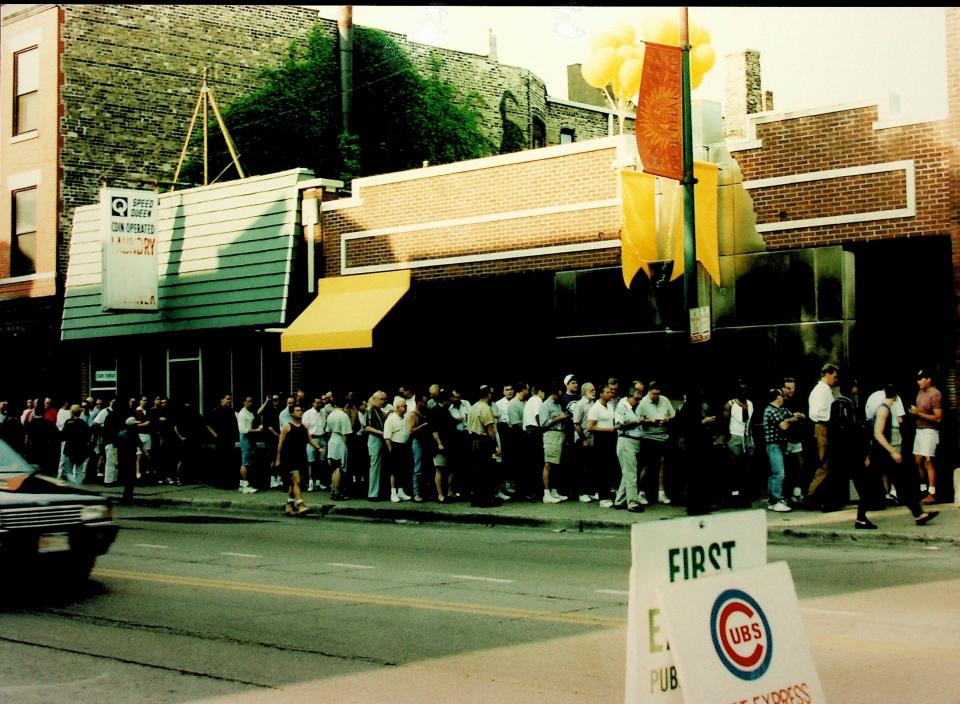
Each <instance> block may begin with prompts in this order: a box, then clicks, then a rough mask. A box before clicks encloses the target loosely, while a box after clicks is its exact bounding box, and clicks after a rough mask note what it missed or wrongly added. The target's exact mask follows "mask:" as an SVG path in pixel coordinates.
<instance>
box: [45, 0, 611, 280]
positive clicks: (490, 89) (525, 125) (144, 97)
mask: <svg viewBox="0 0 960 704" xmlns="http://www.w3.org/2000/svg"><path fill="white" fill-rule="evenodd" d="M62 7H63V20H62V29H61V43H62V62H61V70H62V75H63V81H62V83H63V85H62V90H61V113H62V115H61V120H60V130H61V139H62V146H61V150H60V153H61V160H62V180H61V183H62V185H61V198H62V205H61V208H60V211H59V212H60V234H61V237H60V247H59V257H58V261H59V265H60V266H59V267H58V269H59V271H60V272H61V274H62V272H63V270H64V269H63V267H65V265H66V253H67V250H68V248H69V231H70V227H69V225H70V221H71V218H72V217H73V209H74V208H75V207H77V206H80V205H86V204H89V203H92V202H95V201H96V199H97V189H98V188H99V183H100V180H101V179H105V180H106V181H107V182H109V183H110V184H111V185H114V186H129V187H142V186H144V185H146V186H152V185H159V186H160V187H161V188H165V187H168V184H169V182H170V181H171V180H172V178H173V175H174V171H175V169H176V164H177V160H178V158H179V155H180V150H181V148H182V146H183V139H184V137H185V136H186V131H187V126H188V124H189V121H190V117H191V115H192V114H193V110H194V107H195V105H196V100H197V93H198V90H199V88H200V84H201V75H202V70H203V68H206V69H207V71H208V82H209V84H210V86H211V88H212V89H213V91H214V93H215V95H216V98H217V101H218V103H219V104H220V106H221V107H223V106H225V105H227V104H229V103H230V102H231V101H232V100H233V99H235V98H237V97H239V96H241V95H243V94H245V93H246V92H248V91H249V90H250V88H251V87H252V86H253V84H254V81H255V79H256V76H257V74H258V72H259V71H261V70H263V69H265V68H272V67H275V66H277V65H279V64H280V62H281V61H282V60H283V58H284V56H285V55H286V52H287V48H288V46H289V44H290V42H291V41H296V40H297V39H300V38H302V37H304V36H305V35H306V34H307V33H308V32H309V31H310V30H311V29H312V28H313V27H314V26H315V25H320V26H322V27H323V28H324V30H325V31H326V32H327V33H328V34H329V35H330V36H331V37H332V38H334V39H335V38H336V35H337V28H336V23H335V22H334V21H333V20H328V19H323V18H320V17H318V16H317V14H316V13H315V12H314V11H312V10H310V9H307V8H304V7H297V6H292V5H73V4H70V5H63V6H62ZM388 34H390V36H391V37H392V38H393V39H394V40H395V41H396V42H397V43H398V44H399V45H400V46H401V47H402V48H403V50H404V52H405V53H406V54H407V56H409V57H410V59H411V60H412V61H413V62H414V64H415V65H417V66H418V67H419V68H420V69H421V71H422V72H424V74H426V73H427V72H428V71H429V68H430V66H431V65H432V62H433V60H434V59H439V61H440V66H441V70H440V75H441V77H442V78H443V79H445V80H447V81H449V82H450V83H451V84H452V85H454V86H455V87H456V89H457V91H458V95H459V97H461V98H463V97H465V96H467V95H469V94H471V93H475V94H477V95H479V96H480V97H481V100H482V103H481V105H482V113H483V116H482V119H481V121H480V127H481V129H482V130H483V131H484V132H485V133H486V134H487V136H488V137H489V138H490V139H491V140H492V141H493V143H494V144H496V145H498V146H499V144H500V139H501V136H502V121H501V117H500V100H501V98H502V97H503V94H504V91H507V90H509V91H510V92H511V94H512V95H513V96H514V97H515V98H516V104H514V103H513V102H512V101H511V102H510V103H509V111H508V116H509V119H511V120H512V121H514V122H515V123H516V124H517V125H518V126H519V127H520V128H521V129H522V131H523V134H524V137H525V139H526V142H527V145H529V144H530V143H531V140H532V134H533V121H534V119H536V120H539V121H541V122H543V123H544V124H546V125H547V126H548V129H547V143H548V144H555V143H558V142H559V130H560V128H561V127H564V126H569V127H571V128H575V129H576V133H577V138H578V139H590V138H593V137H601V136H605V135H606V134H607V121H606V116H605V115H604V114H603V113H598V112H595V111H593V110H591V109H584V108H575V107H571V106H558V113H559V114H558V115H554V114H551V113H552V111H553V109H554V106H553V104H552V103H549V102H548V101H547V96H546V86H545V85H544V83H543V81H542V80H540V79H539V78H537V76H535V75H534V74H533V73H531V72H530V71H529V70H527V69H524V68H519V67H515V66H506V65H503V64H500V63H498V62H497V61H496V60H491V59H490V58H489V57H487V56H483V55H477V54H469V53H465V52H459V51H454V50H451V49H442V48H437V47H432V46H428V45H424V44H418V43H416V42H411V41H408V40H407V39H406V37H404V36H402V35H399V34H395V33H388ZM358 68H359V67H358ZM239 148H240V150H241V152H242V145H239ZM219 168H220V167H219V166H215V167H214V174H212V175H215V173H216V171H217V170H219ZM318 175H320V176H328V175H329V174H318ZM229 177H230V176H228V178H229Z"/></svg>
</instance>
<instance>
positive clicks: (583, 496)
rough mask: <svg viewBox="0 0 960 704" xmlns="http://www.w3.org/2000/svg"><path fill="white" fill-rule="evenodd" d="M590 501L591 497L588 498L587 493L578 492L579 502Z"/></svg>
mask: <svg viewBox="0 0 960 704" xmlns="http://www.w3.org/2000/svg"><path fill="white" fill-rule="evenodd" d="M591 501H593V499H591V498H590V495H589V494H580V503H582V504H588V503H590V502H591Z"/></svg>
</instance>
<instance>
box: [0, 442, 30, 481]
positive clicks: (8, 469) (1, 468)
mask: <svg viewBox="0 0 960 704" xmlns="http://www.w3.org/2000/svg"><path fill="white" fill-rule="evenodd" d="M35 471H36V467H34V466H33V465H32V464H30V463H29V462H27V461H26V460H25V459H23V458H22V457H21V456H20V455H19V454H17V451H16V450H14V449H13V448H12V447H10V446H9V445H8V444H7V443H5V442H4V441H3V440H0V474H23V473H24V472H35Z"/></svg>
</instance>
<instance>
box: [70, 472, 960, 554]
mask: <svg viewBox="0 0 960 704" xmlns="http://www.w3.org/2000/svg"><path fill="white" fill-rule="evenodd" d="M87 488H89V489H95V490H97V491H100V492H101V493H103V494H104V495H106V496H109V497H110V498H111V499H112V500H113V501H114V502H115V503H119V501H120V496H121V494H122V489H121V488H120V487H106V488H105V487H102V486H97V485H92V486H88V487H87ZM303 496H304V501H305V502H306V503H307V505H308V506H310V508H311V509H312V511H311V512H310V513H309V514H308V515H307V516H306V518H305V520H312V519H318V518H352V519H366V520H376V521H397V522H409V523H428V522H446V523H468V524H479V525H505V526H511V525H512V526H533V527H548V528H552V529H553V530H587V529H597V528H606V529H628V528H629V527H630V526H631V525H633V524H634V523H643V522H647V521H656V520H665V519H669V518H678V517H683V516H686V515H687V513H686V509H685V508H683V507H679V506H648V507H646V510H645V511H644V512H643V513H629V512H627V511H624V510H618V509H612V508H610V509H604V508H600V506H599V505H598V504H597V503H595V502H594V503H590V504H583V503H580V502H579V501H577V500H576V499H574V500H571V501H566V502H564V503H561V504H542V503H531V502H516V501H505V502H504V503H503V505H502V506H497V507H493V508H473V507H471V506H470V503H469V502H467V501H459V502H454V503H449V504H440V503H436V502H424V503H420V504H418V503H414V502H412V501H404V502H402V503H398V504H394V503H391V502H390V501H376V502H374V501H367V500H365V499H350V500H348V501H332V500H331V499H330V493H329V491H323V492H304V495H303ZM286 498H287V495H286V492H283V491H280V490H278V489H264V490H261V491H259V492H257V493H256V494H240V493H238V492H237V491H236V490H228V489H216V488H212V487H209V486H205V485H199V484H195V485H186V486H167V485H161V486H146V487H137V489H136V491H135V493H134V501H133V503H134V505H135V506H142V507H147V506H158V507H159V506H164V507H182V508H189V509H194V510H203V509H218V510H228V511H231V512H239V513H248V514H251V515H257V516H264V515H268V516H275V517H277V518H282V517H283V506H284V503H285V501H286ZM765 506H766V504H765V502H757V503H756V504H754V507H755V508H764V507H765ZM925 508H928V509H933V510H936V511H939V512H940V514H939V515H938V516H937V517H936V518H935V519H934V520H933V521H931V522H930V523H929V524H928V525H926V526H922V527H921V526H916V525H914V522H913V518H912V516H910V512H909V511H908V510H907V509H906V508H903V507H895V508H887V509H886V510H883V511H873V512H870V514H869V515H870V519H871V520H872V521H873V522H874V523H876V524H877V525H878V526H879V528H878V529H877V530H855V529H854V527H853V524H854V519H855V517H856V507H855V506H853V505H851V506H848V507H847V508H845V509H843V510H841V511H834V512H831V513H820V512H813V511H793V512H791V513H774V512H773V511H767V512H766V513H767V525H768V530H769V535H770V538H771V540H776V539H791V538H811V539H820V540H830V541H849V542H861V541H864V542H866V541H870V542H916V543H918V544H940V545H960V510H958V508H957V507H956V506H955V505H954V504H951V503H941V504H937V505H935V506H930V507H925ZM730 510H732V509H719V510H717V511H715V512H714V513H721V512H726V511H730ZM117 513H118V515H119V516H121V517H122V516H123V506H120V507H119V508H118V509H117ZM291 520H292V519H291Z"/></svg>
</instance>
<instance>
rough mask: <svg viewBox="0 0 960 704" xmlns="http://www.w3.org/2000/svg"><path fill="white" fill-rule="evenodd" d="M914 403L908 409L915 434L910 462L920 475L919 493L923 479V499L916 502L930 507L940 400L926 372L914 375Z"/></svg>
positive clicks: (934, 495) (938, 434) (938, 439)
mask: <svg viewBox="0 0 960 704" xmlns="http://www.w3.org/2000/svg"><path fill="white" fill-rule="evenodd" d="M917 386H918V387H919V389H920V390H919V392H918V393H917V403H916V405H914V406H910V415H911V416H913V417H914V421H915V425H916V429H917V433H916V436H915V437H914V440H913V458H914V462H916V465H917V473H918V474H919V475H920V490H921V491H923V485H924V479H926V480H927V481H926V485H927V492H928V493H927V495H926V496H925V497H924V498H923V499H922V500H921V501H920V503H922V504H932V503H935V502H936V500H937V497H936V493H937V486H936V485H937V474H936V469H935V468H934V466H933V458H934V457H936V454H937V444H938V443H939V442H940V421H941V420H943V396H942V395H941V393H940V391H939V390H938V389H937V388H936V387H935V386H934V385H933V378H932V376H931V374H930V372H928V371H927V370H926V369H921V370H920V371H918V372H917Z"/></svg>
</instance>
